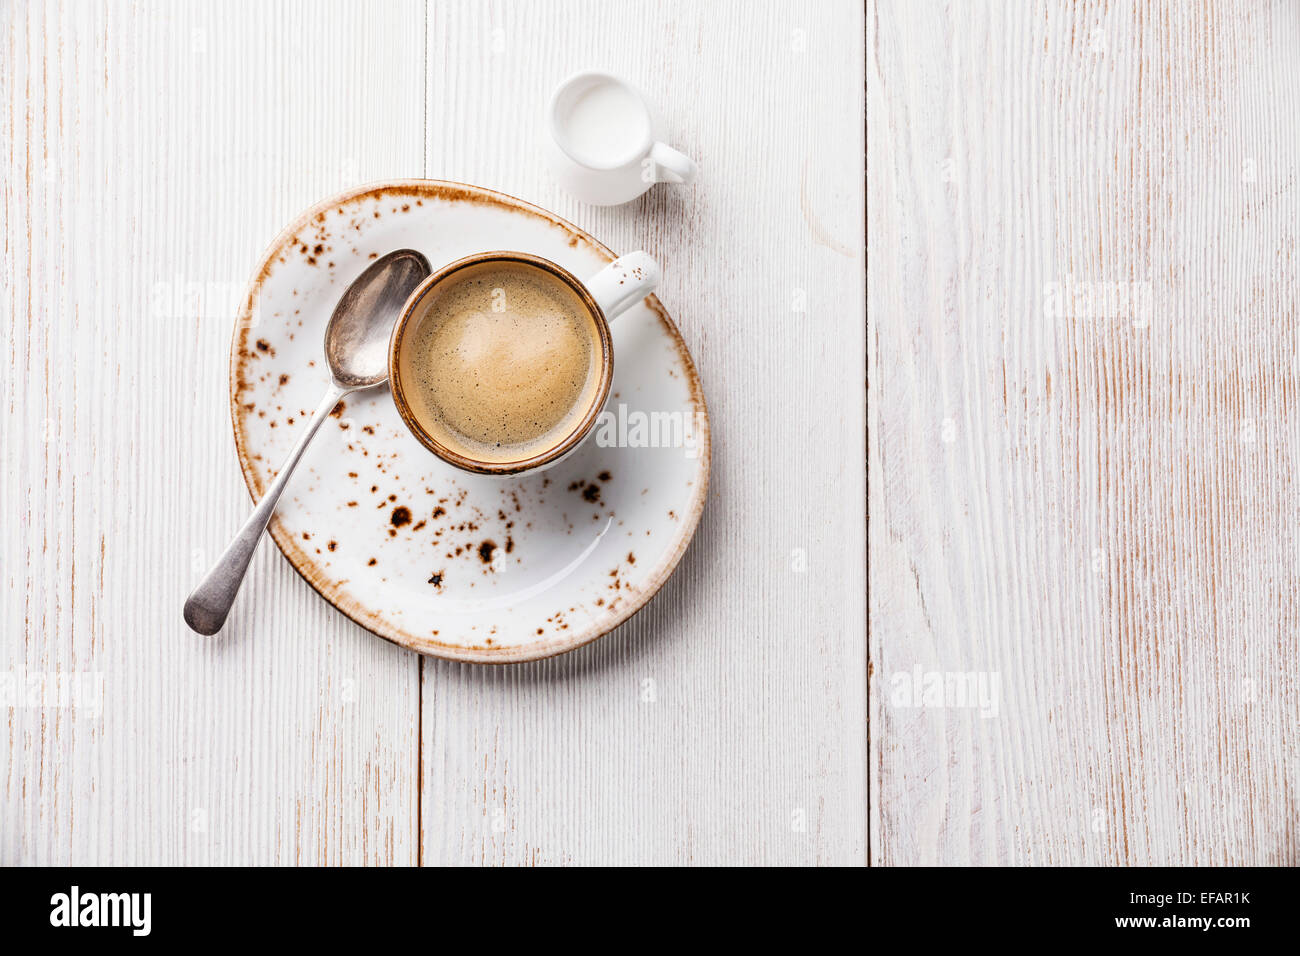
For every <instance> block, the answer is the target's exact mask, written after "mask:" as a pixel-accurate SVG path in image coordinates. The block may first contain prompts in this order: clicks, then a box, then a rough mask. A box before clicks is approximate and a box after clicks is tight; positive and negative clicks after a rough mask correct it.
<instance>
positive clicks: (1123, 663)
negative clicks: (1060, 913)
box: [867, 0, 1300, 864]
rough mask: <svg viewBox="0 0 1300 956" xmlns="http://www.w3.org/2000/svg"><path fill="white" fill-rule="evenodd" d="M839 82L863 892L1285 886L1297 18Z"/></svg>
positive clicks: (1053, 42)
mask: <svg viewBox="0 0 1300 956" xmlns="http://www.w3.org/2000/svg"><path fill="white" fill-rule="evenodd" d="M867 49H868V53H867V116H868V182H869V186H868V197H867V208H868V248H869V262H868V312H869V315H870V317H871V331H870V334H869V344H868V368H869V394H868V406H869V408H870V416H869V422H870V442H869V453H868V467H869V482H868V483H869V487H870V502H869V511H870V516H871V521H870V533H869V563H870V581H871V590H870V608H869V610H870V622H871V623H870V653H871V668H872V682H871V728H872V735H871V783H870V788H871V793H872V806H871V839H872V844H871V847H872V852H871V856H872V861H873V862H874V863H879V864H916V863H1016V864H1021V863H1037V864H1043V863H1048V864H1060V863H1082V864H1251V863H1254V864H1284V863H1285V864H1294V863H1295V862H1296V860H1297V855H1298V854H1297V850H1298V848H1297V785H1298V783H1300V781H1297V777H1296V768H1297V766H1298V765H1300V764H1297V760H1296V757H1297V750H1296V748H1297V743H1296V735H1295V728H1296V727H1297V726H1298V725H1300V697H1297V694H1296V677H1295V660H1296V657H1297V651H1300V646H1298V644H1300V639H1298V635H1300V609H1298V607H1297V601H1296V593H1297V585H1298V584H1300V580H1298V579H1300V561H1298V560H1297V557H1296V554H1297V544H1300V541H1298V540H1297V532H1296V528H1297V518H1300V505H1298V504H1297V501H1298V500H1300V499H1298V498H1297V490H1298V489H1297V487H1296V479H1295V475H1296V474H1297V468H1296V465H1297V456H1298V455H1300V432H1298V431H1297V424H1298V422H1297V374H1298V372H1300V367H1298V364H1297V359H1296V355H1297V344H1300V341H1298V339H1297V331H1296V309H1295V303H1296V293H1297V282H1296V269H1297V262H1296V255H1297V240H1298V239H1300V225H1298V224H1300V193H1297V183H1298V177H1300V135H1297V134H1300V120H1297V115H1298V114H1297V110H1296V107H1297V103H1298V102H1300V73H1297V71H1296V69H1295V64H1296V62H1297V58H1300V13H1298V12H1297V10H1296V8H1295V7H1294V6H1292V5H1287V4H1273V5H1270V4H1264V3H1222V4H1211V5H1207V6H1202V5H1186V4H1181V3H1174V2H1168V3H1154V4H1100V3H1088V4H1056V3H1051V4H1041V3H1039V4H1020V3H961V4H940V3H928V2H924V3H915V2H893V0H872V2H870V3H869V5H868V11H867ZM1066 289H1069V290H1070V291H1069V294H1064V295H1063V293H1064V291H1065V290H1066ZM1054 293H1055V295H1054ZM1075 293H1078V294H1075ZM1085 295H1086V297H1085ZM1126 296H1127V299H1125V297H1126ZM931 672H934V673H941V674H942V673H945V672H952V673H958V672H962V673H977V674H983V675H985V677H986V678H988V677H991V676H996V677H997V678H998V679H999V687H1000V694H999V697H998V706H997V713H996V715H995V716H988V717H982V716H981V715H980V714H979V713H978V712H977V710H974V709H971V708H968V707H963V706H959V705H958V704H960V703H961V701H960V699H959V698H957V697H955V696H950V697H948V698H946V699H945V703H946V704H947V706H940V707H925V706H910V705H912V704H915V703H917V700H916V699H915V698H914V697H913V698H911V699H909V692H908V688H909V685H910V684H911V681H910V680H909V678H908V675H911V674H913V673H919V674H921V675H922V676H923V675H925V674H928V673H931ZM900 675H902V676H901V677H900Z"/></svg>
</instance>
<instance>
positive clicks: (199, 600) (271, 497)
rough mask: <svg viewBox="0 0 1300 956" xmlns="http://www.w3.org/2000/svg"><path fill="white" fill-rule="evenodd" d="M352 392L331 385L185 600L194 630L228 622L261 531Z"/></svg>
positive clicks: (216, 628)
mask: <svg viewBox="0 0 1300 956" xmlns="http://www.w3.org/2000/svg"><path fill="white" fill-rule="evenodd" d="M350 391H353V389H350V388H344V387H343V386H341V385H338V384H336V383H333V382H331V383H330V388H329V391H328V392H326V393H325V397H324V398H323V399H321V403H320V405H318V406H317V408H316V411H315V413H313V414H312V416H311V422H309V423H308V425H307V428H306V430H305V431H304V432H303V433H302V437H301V438H299V439H298V443H297V444H296V445H294V446H293V451H291V452H289V457H288V458H286V459H285V462H284V465H283V466H281V468H280V471H279V473H278V474H277V475H276V476H275V480H274V481H273V482H271V487H269V488H267V489H266V494H264V495H263V496H262V500H261V501H259V502H258V503H257V507H256V508H254V509H253V513H252V514H251V515H249V516H248V520H247V521H245V522H244V526H243V527H242V528H240V529H239V533H238V534H237V535H235V540H233V541H231V542H230V546H229V547H228V548H226V551H225V553H224V554H223V555H222V556H221V557H220V558H219V559H218V560H217V563H216V564H214V565H213V566H212V570H211V571H209V572H208V573H207V575H206V576H205V577H204V578H203V580H202V581H200V582H199V586H198V587H196V588H195V589H194V590H193V591H192V592H191V593H190V596H189V598H188V599H186V601H185V623H186V624H188V625H189V626H190V627H191V628H192V629H193V630H195V631H198V632H199V633H200V634H215V633H217V631H219V630H221V626H222V625H223V624H225V623H226V615H227V614H229V613H230V608H231V605H233V604H234V603H235V595H236V594H238V593H239V586H240V585H241V584H243V583H244V574H245V573H246V572H247V571H248V564H249V562H250V561H252V560H253V552H255V551H256V550H257V545H258V543H259V542H260V541H261V540H262V532H263V531H265V530H266V525H267V523H268V522H269V521H270V520H271V512H273V511H275V505H276V502H278V501H279V500H280V494H281V492H283V491H284V488H285V486H286V485H287V484H288V483H289V477H290V476H291V475H292V474H293V470H294V468H295V467H296V466H297V464H298V461H299V459H301V458H302V453H303V452H304V451H306V450H307V446H308V445H309V444H310V443H311V440H312V438H313V437H314V436H315V434H316V432H317V431H318V430H319V429H320V426H321V425H322V423H324V421H325V419H327V418H328V417H329V414H330V412H332V411H333V410H334V406H335V405H337V404H338V401H339V399H340V398H342V397H343V396H344V395H346V394H347V393H348V392H350Z"/></svg>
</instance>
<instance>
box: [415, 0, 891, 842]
mask: <svg viewBox="0 0 1300 956" xmlns="http://www.w3.org/2000/svg"><path fill="white" fill-rule="evenodd" d="M862 37H863V32H862V11H861V8H860V7H859V6H858V5H856V4H852V3H841V2H821V3H813V4H808V5H805V6H803V7H798V8H792V7H790V6H789V5H787V4H782V3H775V2H772V3H763V4H746V5H745V6H744V8H743V10H742V9H740V8H738V7H737V5H736V4H733V3H725V2H719V3H696V2H669V3H664V2H635V3H618V4H608V3H601V2H596V0H592V2H556V3H534V4H517V3H491V4H484V3H478V2H463V3H435V4H431V5H430V7H429V23H428V40H429V62H430V70H429V88H428V104H429V105H428V115H429V124H428V139H427V147H426V168H427V172H428V174H429V175H430V176H435V177H439V178H448V179H468V180H470V181H473V182H476V183H479V184H481V185H485V186H490V187H494V188H498V189H503V190H505V191H507V192H510V193H513V194H515V195H518V196H521V197H522V198H524V199H528V200H531V201H534V202H537V203H539V204H541V205H543V206H546V207H548V208H551V209H554V210H555V211H556V212H558V213H559V214H560V215H563V216H565V217H566V218H568V219H570V220H572V221H573V222H575V223H577V224H578V225H579V226H581V227H583V228H584V229H587V230H588V231H590V232H591V233H592V234H593V235H594V236H595V237H596V238H597V239H600V240H601V241H603V242H605V243H606V244H607V245H609V246H611V247H612V248H613V249H614V250H615V251H619V252H623V251H630V250H633V249H636V248H645V249H647V250H648V251H649V252H650V253H651V254H652V255H654V256H655V257H656V258H657V259H658V260H659V261H660V262H661V263H662V265H663V268H664V283H663V286H662V287H661V290H660V292H659V296H660V299H661V300H662V301H663V303H664V304H665V306H666V307H667V308H668V310H669V312H670V313H671V314H672V315H673V316H674V318H675V319H676V321H677V324H678V325H679V327H680V328H681V330H682V333H683V335H684V336H685V339H686V342H687V344H688V345H689V346H690V348H691V350H692V352H693V354H694V356H695V360H696V363H697V366H698V368H699V371H700V375H701V377H702V380H703V383H704V390H705V395H706V398H707V400H708V403H709V410H710V415H711V418H712V424H713V436H714V439H713V446H714V458H713V471H712V481H711V485H710V491H709V501H708V504H707V506H706V508H705V512H704V517H703V521H702V523H701V525H700V529H699V531H698V533H697V536H696V539H695V542H694V544H693V545H692V546H691V549H690V550H689V551H688V552H687V554H686V556H685V558H684V559H683V562H682V564H681V566H680V567H679V569H678V571H677V574H676V575H675V576H674V577H673V578H672V579H671V580H670V581H669V583H668V584H667V585H666V586H665V587H664V589H663V591H662V592H661V593H660V594H659V595H658V596H657V597H656V598H655V599H654V600H653V601H652V602H651V603H650V605H649V606H648V607H647V608H646V609H645V610H644V611H642V612H641V614H639V615H638V616H637V617H635V618H633V619H632V620H631V621H630V622H629V623H627V624H626V625H624V626H623V627H622V628H620V629H619V630H618V631H616V632H615V633H614V634H612V635H610V636H608V637H606V638H604V639H602V640H600V641H597V642H596V643H595V644H593V645H591V646H589V647H587V648H583V649H581V650H579V651H576V652H574V653H572V654H569V655H566V656H565V657H562V658H556V659H552V660H550V661H544V662H540V663H536V664H529V665H522V666H518V667H511V668H509V669H500V670H496V669H493V670H484V669H481V668H475V667H469V666H461V665H452V664H445V663H443V662H438V661H432V660H430V661H426V662H425V664H424V684H423V687H424V706H423V733H424V768H423V781H424V786H423V808H422V813H421V817H422V822H423V834H422V836H423V858H424V862H426V863H480V862H487V863H597V862H600V863H614V864H619V863H634V862H635V863H657V864H673V863H803V864H811V863H852V862H863V861H864V860H865V853H866V841H865V826H866V823H865V821H866V814H865V793H864V789H865V780H866V773H865V759H866V745H865V676H864V675H865V667H866V660H865V657H866V653H865V641H864V634H865V630H866V624H865V597H864V590H865V589H864V585H865V581H864V570H863V560H864V553H865V540H864V539H865V532H864V527H863V525H864V522H863V514H862V512H863V503H864V501H865V489H864V481H865V476H864V474H863V469H862V461H863V458H864V455H865V440H864V437H863V433H864V420H863V407H862V406H863V397H862V375H863V357H864V339H863V336H864V315H863V304H864V290H863V284H862V274H863V273H862V270H863V258H862V245H863V241H862V235H863V220H862V216H863V213H862V209H863V185H862V183H863V175H862V173H863V169H862V162H863V153H862V132H861V130H862V94H861V77H862V57H863V52H862ZM583 67H597V68H605V69H609V70H612V71H614V72H617V73H619V74H621V75H624V76H627V77H630V78H633V79H634V81H635V82H637V83H638V84H639V85H640V86H642V87H644V89H645V90H646V92H647V93H648V94H649V96H650V97H651V98H652V99H653V100H654V101H656V102H657V103H658V104H659V105H660V107H661V111H662V113H663V114H664V117H665V122H666V126H667V134H668V137H669V139H670V141H672V142H673V143H675V144H676V145H678V146H680V147H681V148H682V149H684V150H686V151H687V152H689V153H691V154H692V155H693V157H694V158H695V159H696V160H697V161H698V162H699V164H700V168H701V173H700V180H699V182H698V184H697V185H695V186H693V187H690V188H675V187H669V186H657V187H655V188H654V189H652V190H651V191H650V192H649V193H647V194H646V195H645V196H644V197H642V198H641V199H639V200H637V201H635V202H633V203H630V204H629V205H627V206H625V207H620V208H614V209H597V208H594V207H589V206H583V205H580V204H578V203H576V202H575V201H573V200H571V199H569V198H568V197H566V196H565V195H564V194H563V193H561V192H560V190H559V188H558V187H557V186H556V185H555V184H554V183H553V182H552V181H551V179H550V177H549V174H548V172H547V170H546V169H545V168H544V167H543V165H542V162H541V150H540V141H539V134H540V133H541V117H542V115H543V111H544V107H545V103H546V99H547V97H548V96H549V94H550V91H551V90H552V89H553V87H554V86H555V84H556V83H558V82H559V81H560V80H561V79H563V77H564V76H565V75H567V74H568V73H570V72H573V71H574V70H577V69H580V68H583Z"/></svg>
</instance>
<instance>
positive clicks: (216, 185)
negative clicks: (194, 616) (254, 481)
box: [0, 0, 424, 864]
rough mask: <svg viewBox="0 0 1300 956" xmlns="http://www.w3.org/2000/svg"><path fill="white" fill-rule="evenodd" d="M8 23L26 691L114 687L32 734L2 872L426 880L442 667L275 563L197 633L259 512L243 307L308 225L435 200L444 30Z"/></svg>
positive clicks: (8, 341)
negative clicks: (235, 331) (436, 38)
mask: <svg viewBox="0 0 1300 956" xmlns="http://www.w3.org/2000/svg"><path fill="white" fill-rule="evenodd" d="M0 9H3V14H0V16H2V17H3V21H2V24H0V27H2V30H0V77H2V78H3V79H2V82H3V84H4V86H3V91H2V92H3V100H4V109H5V115H6V119H5V123H4V125H5V130H4V133H5V142H4V144H3V147H4V148H3V153H2V155H0V163H2V164H3V174H2V178H3V190H4V201H3V207H4V212H3V216H4V234H5V245H4V264H5V276H6V281H5V283H4V290H3V296H4V303H5V313H6V315H5V321H4V323H3V331H2V332H0V335H2V336H3V340H2V341H0V353H2V354H3V357H2V358H0V362H3V363H4V366H5V368H4V374H3V388H4V395H3V399H4V401H3V411H2V412H0V414H2V415H3V422H2V423H0V449H2V456H0V458H2V460H3V472H0V476H2V477H0V481H2V484H0V491H2V493H3V500H4V509H3V514H4V516H5V517H4V522H5V526H4V534H2V535H0V549H3V550H2V551H0V554H2V555H3V559H2V560H3V584H2V586H0V597H2V599H3V609H2V611H0V629H2V634H3V637H2V638H0V670H2V671H3V672H4V674H5V675H6V678H7V680H8V681H9V684H8V690H9V692H10V693H12V692H13V691H14V684H15V682H17V684H18V687H19V689H22V688H24V687H26V682H27V681H28V680H29V679H36V678H39V677H40V676H41V675H52V676H54V677H60V678H63V679H68V680H70V679H72V678H74V677H77V678H79V679H80V680H82V681H83V682H85V685H86V693H85V694H83V696H81V697H80V698H77V700H78V701H79V702H80V706H53V707H42V706H37V704H39V703H41V701H39V700H37V701H34V700H33V699H31V698H30V697H24V698H23V699H20V700H18V701H17V706H11V707H8V708H6V710H5V714H6V717H5V740H4V743H3V752H4V754H5V760H4V762H3V764H0V788H2V790H3V797H2V800H3V802H2V803H0V861H3V862H5V863H31V864H60V863H89V864H136V863H158V864H175V863H213V864H223V863H296V862H300V863H363V862H368V863H406V862H412V861H414V859H415V857H416V847H415V844H414V834H415V832H416V813H417V808H416V802H417V801H416V797H417V792H416V780H415V767H416V765H417V759H418V755H417V748H418V735H417V711H418V697H417V694H418V671H419V668H418V664H417V662H416V659H415V658H414V656H412V655H410V654H408V653H405V652H402V651H398V650H397V649H395V648H393V647H391V646H389V645H387V644H385V643H383V642H382V641H378V640H376V639H374V638H373V637H371V636H370V635H369V634H367V633H366V632H364V631H362V630H361V629H360V628H358V627H356V626H354V625H352V624H351V623H350V622H348V621H347V620H346V619H344V618H343V617H342V616H341V615H339V614H337V613H336V612H334V611H333V610H332V609H330V608H329V607H328V606H326V605H325V604H324V603H323V602H322V601H320V599H319V598H317V596H316V595H315V594H314V593H313V592H312V591H311V590H310V589H309V588H308V586H307V585H306V584H305V583H304V582H303V581H301V580H300V579H299V578H298V577H297V576H296V575H295V574H294V573H293V571H292V570H291V568H290V567H289V565H288V564H287V563H286V562H285V561H284V560H283V559H282V558H281V557H280V556H279V554H278V553H277V552H276V551H275V550H274V548H273V547H271V546H270V545H269V544H267V545H264V546H263V549H262V551H261V552H260V553H259V555H258V557H257V559H256V560H255V563H254V566H253V569H252V572H251V576H250V579H249V580H248V581H247V583H246V584H245V586H244V592H243V594H242V596H241V599H240V602H239V604H238V606H237V607H236V610H235V613H234V615H233V616H232V619H231V622H230V624H229V625H228V626H227V628H226V630H225V632H224V633H223V634H222V635H221V636H220V637H218V638H216V639H212V640H204V639H201V638H198V637H196V636H195V635H193V634H191V633H190V632H189V631H188V630H187V629H186V628H185V626H184V625H183V623H182V622H181V616H180V608H181V604H182V602H183V600H184V597H185V594H186V593H187V592H188V590H189V588H190V587H191V586H192V584H193V583H194V582H195V581H196V580H197V577H198V576H199V574H200V573H201V572H202V570H203V568H204V567H206V566H207V565H208V564H209V563H210V562H211V561H212V560H213V559H214V558H215V556H216V554H217V553H218V550H219V549H220V548H222V547H224V545H225V543H226V541H227V540H228V538H229V536H230V535H231V534H232V533H233V531H234V530H235V528H236V527H237V526H238V522H239V521H241V520H242V519H243V516H244V515H245V514H246V513H247V511H248V508H249V501H248V496H247V493H246V492H245V491H244V487H243V483H242V481H241V479H240V477H239V472H238V468H237V466H236V464H235V458H234V449H233V442H232V439H231V435H230V424H229V413H228V406H227V401H228V399H227V385H226V378H227V367H228V366H227V356H228V352H229V343H230V335H231V330H232V326H233V318H234V315H235V312H236V307H237V302H238V299H239V298H240V296H241V294H242V291H243V289H244V286H245V283H246V281H247V279H248V275H249V273H250V272H251V270H252V267H253V265H254V263H255V262H256V260H257V257H258V256H259V254H260V252H261V250H262V249H263V248H264V247H265V245H266V244H267V243H269V242H270V240H271V239H272V238H273V237H274V236H275V234H276V233H277V232H278V230H279V229H280V228H281V226H282V225H283V224H284V223H286V222H287V221H288V220H289V219H290V218H291V217H292V216H293V215H294V214H295V213H297V212H298V211H299V210H300V209H302V208H303V207H305V206H307V205H308V204H310V203H311V202H313V201H315V200H317V199H320V198H322V197H323V196H325V195H328V194H330V193H332V192H334V191H337V190H338V189H340V188H342V187H344V186H346V185H350V184H353V183H356V182H359V181H362V180H366V179H374V178H381V177H392V176H410V175H420V173H421V171H422V165H423V139H424V134H423V121H424V115H423V100H424V92H423V89H422V87H421V76H422V75H423V63H424V37H423V34H422V30H423V23H424V14H423V5H422V4H420V3H414V2H411V3H406V2H403V3H386V4H380V5H372V4H367V5H364V6H362V5H359V4H349V3H329V4H325V5H322V4H317V3H297V2H277V3H263V2H252V0H250V2H245V3H238V4H229V3H226V4H221V5H217V6H210V5H207V4H202V3H185V4H181V3H170V2H168V3H148V4H126V3H117V2H114V3H108V4H92V3H88V2H71V3H31V4H4V5H3V7H2V8H0ZM381 64H382V66H380V65H381ZM96 688H98V689H99V690H100V692H101V694H102V696H98V697H97V696H96V694H95V693H94V690H95V689H96Z"/></svg>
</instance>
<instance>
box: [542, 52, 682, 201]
mask: <svg viewBox="0 0 1300 956" xmlns="http://www.w3.org/2000/svg"><path fill="white" fill-rule="evenodd" d="M659 129H660V124H659V123H658V122H657V120H656V117H655V116H654V114H653V112H652V111H651V109H650V106H649V104H648V103H647V102H646V100H645V97H644V96H642V95H641V92H640V91H639V90H638V89H637V88H636V87H634V86H632V85H631V84H630V83H628V82H626V81H625V80H622V79H619V78H618V77H617V76H614V75H612V74H610V73H603V72H601V71H599V70H583V71H582V72H580V73H575V74H573V75H572V76H570V77H569V78H568V79H567V80H565V81H564V82H563V83H561V84H560V85H559V86H558V87H556V89H555V92H554V93H553V94H551V102H550V105H549V106H548V107H547V110H546V131H547V134H548V135H547V136H546V142H547V151H546V152H547V159H548V160H549V162H550V165H551V171H552V172H553V173H554V174H555V178H556V179H558V180H559V182H560V185H561V186H563V187H564V188H565V190H567V191H568V192H569V193H571V194H572V195H573V196H575V197H576V198H578V199H580V200H582V201H583V202H587V203H591V204H592V205H595V206H616V205H618V204H619V203H625V202H628V201H629V200H632V199H635V198H636V197H637V196H640V195H641V194H642V193H643V192H645V191H646V190H647V189H649V188H650V187H651V186H653V185H654V184H655V183H659V182H667V183H689V182H691V181H692V180H694V179H695V174H696V171H697V170H696V166H695V163H694V162H693V161H692V160H691V158H690V157H689V156H687V155H685V154H684V153H680V152H678V151H677V150H675V149H673V148H672V147H671V146H669V145H668V144H667V143H664V142H661V141H660V139H659V136H658V133H659Z"/></svg>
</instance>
